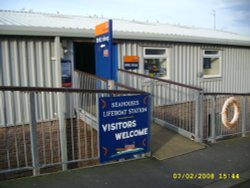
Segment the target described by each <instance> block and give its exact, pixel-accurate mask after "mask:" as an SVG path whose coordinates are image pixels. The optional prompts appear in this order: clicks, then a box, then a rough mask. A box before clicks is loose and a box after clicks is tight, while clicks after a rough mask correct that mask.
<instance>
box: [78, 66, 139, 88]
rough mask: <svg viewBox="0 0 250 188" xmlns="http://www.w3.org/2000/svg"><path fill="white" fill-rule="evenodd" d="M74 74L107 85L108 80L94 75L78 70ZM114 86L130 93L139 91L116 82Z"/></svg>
mask: <svg viewBox="0 0 250 188" xmlns="http://www.w3.org/2000/svg"><path fill="white" fill-rule="evenodd" d="M75 72H77V73H79V74H85V75H87V76H88V77H90V78H93V79H97V80H101V81H104V82H106V83H108V80H107V79H105V78H101V77H98V76H96V75H93V74H90V73H87V72H83V71H79V70H75ZM115 86H118V87H122V88H124V89H127V90H130V91H140V90H138V89H135V88H132V87H129V86H126V85H124V84H122V83H118V82H115Z"/></svg>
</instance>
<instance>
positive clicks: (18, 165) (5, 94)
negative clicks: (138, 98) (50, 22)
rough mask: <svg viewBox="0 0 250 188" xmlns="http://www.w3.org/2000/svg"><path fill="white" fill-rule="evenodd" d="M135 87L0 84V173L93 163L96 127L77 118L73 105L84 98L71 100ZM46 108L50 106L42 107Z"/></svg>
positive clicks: (126, 92)
mask: <svg viewBox="0 0 250 188" xmlns="http://www.w3.org/2000/svg"><path fill="white" fill-rule="evenodd" d="M141 93H144V92H142V91H129V90H103V89H94V88H89V89H74V88H38V87H10V86H0V117H1V120H2V121H1V122H2V124H1V126H0V174H2V173H13V172H19V171H23V170H33V175H38V174H40V173H41V170H45V169H47V168H49V169H51V167H53V168H52V169H53V170H66V169H68V168H74V167H78V166H81V165H85V166H86V165H93V164H97V163H98V156H99V155H98V152H99V151H98V130H97V129H95V128H93V126H92V125H91V122H85V121H82V119H81V118H80V112H79V107H81V108H83V109H84V108H88V105H90V103H84V102H83V103H81V104H78V103H77V101H80V100H83V101H86V99H89V98H96V97H97V96H99V95H112V96H116V95H136V94H141ZM80 98H81V99H80ZM93 102H95V105H96V101H93ZM9 105H11V106H9ZM53 105H54V107H53V108H50V106H53ZM47 109H53V110H51V111H48V112H46V110H47ZM93 110H95V111H96V110H97V108H95V109H94V108H93ZM45 112H46V113H47V114H48V115H49V116H48V117H51V118H47V117H46V116H45ZM18 113H20V115H18ZM24 113H25V114H24ZM26 113H27V114H28V115H26ZM50 113H51V114H50ZM93 114H97V113H96V112H95V113H93ZM38 117H41V118H40V119H39V121H38ZM43 118H44V119H43ZM47 172H48V171H47ZM1 177H3V176H1Z"/></svg>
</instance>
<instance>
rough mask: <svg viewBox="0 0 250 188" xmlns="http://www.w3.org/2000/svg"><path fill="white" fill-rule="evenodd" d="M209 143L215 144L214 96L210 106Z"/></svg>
mask: <svg viewBox="0 0 250 188" xmlns="http://www.w3.org/2000/svg"><path fill="white" fill-rule="evenodd" d="M210 113H211V142H212V143H215V142H216V140H215V137H216V131H215V129H216V122H215V117H216V96H215V95H213V96H212V106H211V112H210Z"/></svg>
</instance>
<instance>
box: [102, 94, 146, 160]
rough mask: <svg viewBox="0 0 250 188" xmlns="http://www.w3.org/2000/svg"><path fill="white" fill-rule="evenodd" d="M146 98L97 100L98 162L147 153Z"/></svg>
mask: <svg viewBox="0 0 250 188" xmlns="http://www.w3.org/2000/svg"><path fill="white" fill-rule="evenodd" d="M149 139H150V95H148V94H145V95H136V96H122V97H103V98H100V99H99V149H100V162H101V163H104V162H108V161H114V160H119V159H121V158H128V157H133V155H136V154H141V153H146V152H149Z"/></svg>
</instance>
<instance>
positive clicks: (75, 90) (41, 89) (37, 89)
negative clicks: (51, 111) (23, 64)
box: [0, 86, 146, 94]
mask: <svg viewBox="0 0 250 188" xmlns="http://www.w3.org/2000/svg"><path fill="white" fill-rule="evenodd" d="M0 91H23V92H67V93H110V94H145V93H146V92H145V91H139V90H133V91H130V90H104V89H78V88H49V87H19V86H0Z"/></svg>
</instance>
